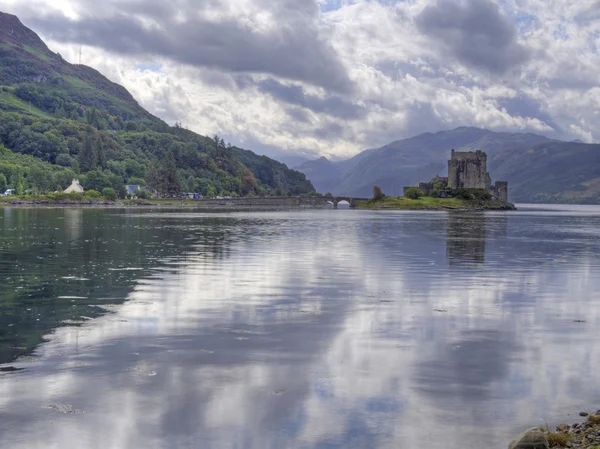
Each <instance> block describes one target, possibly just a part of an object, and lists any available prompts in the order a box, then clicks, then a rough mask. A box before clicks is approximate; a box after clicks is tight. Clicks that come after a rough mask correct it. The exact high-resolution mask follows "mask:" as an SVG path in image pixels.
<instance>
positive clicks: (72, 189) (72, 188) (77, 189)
mask: <svg viewBox="0 0 600 449" xmlns="http://www.w3.org/2000/svg"><path fill="white" fill-rule="evenodd" d="M73 192H75V193H83V187H81V184H79V179H73V182H72V183H71V185H70V186H69V188H68V189H67V190H65V193H73Z"/></svg>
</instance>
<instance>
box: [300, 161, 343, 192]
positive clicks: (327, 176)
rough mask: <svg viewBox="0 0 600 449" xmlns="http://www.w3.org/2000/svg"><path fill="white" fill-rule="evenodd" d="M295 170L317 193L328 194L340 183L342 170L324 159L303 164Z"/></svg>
mask: <svg viewBox="0 0 600 449" xmlns="http://www.w3.org/2000/svg"><path fill="white" fill-rule="evenodd" d="M295 169H296V170H298V171H299V172H302V173H304V174H305V175H306V177H307V178H308V179H310V181H311V182H312V183H313V185H314V186H315V187H316V188H317V189H318V190H319V192H323V193H327V192H330V191H332V190H333V189H335V187H336V186H337V185H338V184H339V183H340V182H341V176H342V170H341V169H340V168H338V167H337V165H336V164H334V163H333V162H331V161H330V160H329V159H327V158H326V157H321V158H319V159H316V160H314V161H307V162H304V163H303V164H302V165H299V166H297V167H295ZM317 186H318V187H317Z"/></svg>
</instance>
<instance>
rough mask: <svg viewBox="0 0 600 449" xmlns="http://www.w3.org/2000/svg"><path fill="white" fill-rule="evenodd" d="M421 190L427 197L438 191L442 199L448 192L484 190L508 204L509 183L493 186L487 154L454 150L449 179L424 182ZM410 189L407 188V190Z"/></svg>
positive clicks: (499, 182) (449, 165)
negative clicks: (488, 169) (488, 168)
mask: <svg viewBox="0 0 600 449" xmlns="http://www.w3.org/2000/svg"><path fill="white" fill-rule="evenodd" d="M419 188H420V189H421V190H422V191H423V194H424V195H425V196H430V195H431V194H432V193H433V192H434V191H436V190H438V191H440V193H441V196H442V197H445V196H446V195H448V191H449V190H450V191H452V190H457V189H483V190H487V191H488V192H490V193H491V194H492V195H494V196H495V197H496V198H498V199H499V200H500V201H503V202H504V203H508V183H507V182H506V181H497V182H496V183H495V184H494V185H492V178H491V177H490V174H489V173H488V171H487V154H485V152H483V151H481V150H478V151H474V152H473V151H464V152H459V151H455V150H452V152H451V155H450V160H449V161H448V177H447V178H445V177H440V176H436V177H435V178H433V179H432V180H431V181H430V182H422V183H420V184H419ZM406 189H408V187H405V190H406Z"/></svg>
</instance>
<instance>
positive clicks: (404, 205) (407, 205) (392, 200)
mask: <svg viewBox="0 0 600 449" xmlns="http://www.w3.org/2000/svg"><path fill="white" fill-rule="evenodd" d="M357 207H358V208H359V209H404V210H436V209H438V210H439V209H486V208H489V209H502V208H503V204H502V202H501V201H483V200H465V199H461V198H433V197H430V196H424V197H421V198H418V199H410V198H404V197H400V198H396V197H391V196H386V197H385V198H384V199H383V200H379V201H376V200H374V199H371V200H368V201H364V202H362V203H360V204H359V205H358V206H357Z"/></svg>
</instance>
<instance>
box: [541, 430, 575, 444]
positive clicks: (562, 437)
mask: <svg viewBox="0 0 600 449" xmlns="http://www.w3.org/2000/svg"><path fill="white" fill-rule="evenodd" d="M546 438H547V439H548V443H549V444H550V447H565V446H566V445H567V443H569V442H570V441H571V440H572V439H573V435H570V434H568V433H564V432H548V433H547V434H546Z"/></svg>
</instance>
